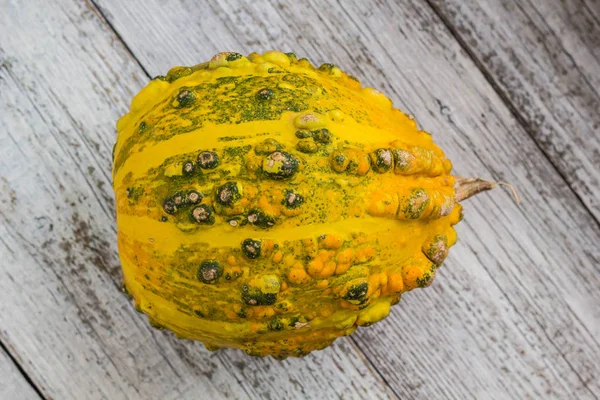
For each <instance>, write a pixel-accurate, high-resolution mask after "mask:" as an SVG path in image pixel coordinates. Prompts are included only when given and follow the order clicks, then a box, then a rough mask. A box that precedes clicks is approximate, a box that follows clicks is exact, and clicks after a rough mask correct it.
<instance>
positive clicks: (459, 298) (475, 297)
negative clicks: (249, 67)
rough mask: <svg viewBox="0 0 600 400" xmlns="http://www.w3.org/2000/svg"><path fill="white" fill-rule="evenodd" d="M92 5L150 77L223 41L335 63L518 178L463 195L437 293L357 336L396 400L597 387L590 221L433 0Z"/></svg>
mask: <svg viewBox="0 0 600 400" xmlns="http://www.w3.org/2000/svg"><path fill="white" fill-rule="evenodd" d="M97 3H98V4H99V5H100V7H101V9H102V10H103V12H104V13H105V15H107V17H108V19H109V20H110V21H111V23H112V25H113V26H114V27H115V28H116V30H117V31H118V32H119V33H120V35H121V36H122V38H123V39H124V40H125V42H126V43H127V44H128V45H129V47H130V48H131V49H132V51H133V52H134V53H135V54H136V56H137V57H138V59H139V60H140V62H141V63H142V65H144V66H145V68H146V69H147V70H148V71H149V72H150V73H151V74H153V75H154V74H164V73H165V72H166V71H167V70H168V69H169V68H170V67H172V66H173V65H179V64H184V65H186V64H187V65H192V64H196V63H198V62H201V61H204V60H206V59H208V58H210V56H212V55H213V54H214V53H216V52H219V51H239V52H243V53H248V52H250V51H256V50H258V51H261V50H266V49H270V48H277V49H281V50H283V51H295V52H296V53H297V54H298V55H299V56H308V57H310V58H311V59H312V60H313V61H315V62H316V63H317V64H319V63H322V62H334V63H336V64H338V65H340V66H342V68H343V69H345V70H348V71H349V72H350V73H352V74H353V75H355V76H358V77H361V78H362V79H363V81H364V82H366V83H368V84H369V85H371V86H374V87H376V88H378V89H381V90H384V91H385V92H387V93H389V94H390V95H391V96H392V98H393V99H394V101H395V103H396V104H397V105H398V106H399V107H400V108H403V109H405V110H408V111H410V112H411V113H412V114H414V115H415V116H416V118H417V121H419V122H420V124H421V125H422V126H423V127H424V128H425V129H427V130H429V131H431V132H433V133H434V136H435V137H436V138H437V140H438V141H439V143H440V144H441V145H442V147H443V148H444V149H445V150H446V151H447V154H448V155H449V156H450V158H451V159H453V160H454V162H455V170H456V173H457V174H458V175H463V176H465V175H479V176H482V177H484V178H491V179H495V180H501V181H509V182H511V183H513V184H514V185H515V186H516V188H517V190H518V191H519V194H520V195H521V197H522V200H523V204H522V206H520V207H517V206H516V205H515V204H514V202H513V200H512V199H511V197H510V195H509V194H508V193H502V192H495V193H492V194H488V195H484V196H481V197H479V198H477V199H474V200H470V201H468V202H467V204H466V211H465V213H466V220H465V222H463V223H462V224H460V225H459V226H458V231H459V244H458V245H457V246H456V248H454V249H453V251H452V252H451V257H450V259H449V260H448V262H447V263H446V264H447V265H446V267H444V268H443V269H442V270H441V271H440V273H439V276H438V278H437V280H436V283H434V285H433V288H430V289H427V290H425V291H416V292H414V293H411V294H408V295H406V296H405V299H404V301H403V302H402V303H401V305H400V306H398V307H395V308H394V309H393V312H392V315H391V317H390V318H388V319H387V320H385V321H384V322H382V323H379V324H376V325H375V326H373V327H370V328H367V329H360V330H359V332H358V333H357V334H356V335H354V336H353V340H355V341H356V343H357V345H358V346H359V347H360V348H361V349H363V350H364V351H365V352H366V353H367V355H368V357H369V359H370V360H371V362H372V363H373V365H374V366H375V367H376V368H377V369H378V370H379V371H380V372H381V373H382V374H383V376H384V378H385V379H386V382H388V383H389V384H390V385H391V386H392V387H393V389H394V391H395V393H397V394H398V395H399V396H400V397H407V398H423V399H426V398H490V397H491V398H582V399H594V398H597V397H598V396H599V395H600V386H599V381H600V380H599V379H598V378H599V376H600V370H599V367H598V365H597V362H596V361H594V360H597V359H600V345H599V343H598V339H597V337H598V333H600V314H599V312H600V292H599V291H598V290H597V289H598V287H600V274H599V267H598V260H599V259H600V252H599V250H598V247H597V245H596V243H597V242H598V240H600V230H599V228H598V225H597V224H596V222H595V221H594V219H593V217H592V216H591V214H590V213H589V212H588V210H587V209H586V208H585V207H584V206H583V205H582V204H581V202H580V201H579V199H578V198H577V197H576V196H575V195H574V194H573V192H572V190H571V188H570V187H569V185H568V184H567V182H565V180H564V179H562V178H561V176H560V175H559V174H558V173H557V172H556V170H555V169H554V168H553V166H552V164H551V163H550V162H549V161H548V159H547V158H546V157H545V155H544V154H542V152H541V151H540V149H539V147H538V143H536V142H535V141H534V140H533V139H532V138H531V137H530V135H529V134H528V133H527V131H526V130H525V129H524V127H523V126H522V125H521V124H520V122H519V121H518V120H516V119H515V117H514V115H513V114H512V113H511V110H509V109H508V108H507V107H506V105H505V103H504V101H503V99H502V98H501V96H499V95H498V93H496V92H495V90H494V88H493V87H492V86H490V84H489V82H488V81H487V79H486V76H485V75H484V74H482V72H481V71H480V70H479V68H478V66H477V65H476V64H474V63H473V62H472V60H471V59H470V57H469V56H468V55H467V54H465V52H464V51H463V50H462V49H461V47H460V45H459V43H458V42H457V41H456V40H455V39H454V38H453V36H452V34H451V32H449V31H448V30H447V29H446V27H445V25H444V24H443V21H441V20H440V19H439V18H438V17H437V15H436V14H435V13H434V11H433V10H432V9H431V8H430V7H429V6H428V4H427V3H425V2H422V1H416V0H415V1H403V2H401V3H400V4H396V3H395V2H391V1H368V2H359V1H355V2H349V1H346V2H343V3H342V2H338V3H336V4H332V3H331V2H325V1H316V0H314V1H299V2H294V3H289V2H269V3H258V4H257V3H253V4H252V6H246V5H245V3H244V2H241V1H233V0H228V1H220V2H218V3H216V2H210V3H207V4H202V5H199V4H198V3H197V2H191V1H179V2H177V5H173V4H170V5H169V6H168V7H167V6H166V5H164V4H163V3H162V2H159V1H145V2H143V5H142V3H141V2H136V1H132V2H128V3H127V5H123V4H121V3H120V2H117V1H114V0H98V1H97ZM174 10H176V11H174ZM167 14H168V15H169V21H168V23H166V22H165V21H164V19H163V16H164V15H167ZM182 32H183V33H182ZM513 45H514V46H518V42H516V43H513Z"/></svg>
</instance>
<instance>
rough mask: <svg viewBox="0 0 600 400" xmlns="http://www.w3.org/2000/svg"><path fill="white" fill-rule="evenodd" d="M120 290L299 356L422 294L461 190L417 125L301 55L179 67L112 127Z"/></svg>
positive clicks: (210, 334) (167, 320) (240, 343)
mask: <svg viewBox="0 0 600 400" xmlns="http://www.w3.org/2000/svg"><path fill="white" fill-rule="evenodd" d="M117 130H118V137H117V143H116V145H115V149H114V154H113V182H114V190H115V196H116V204H117V227H118V241H119V252H120V258H121V263H122V268H123V275H124V285H125V286H124V287H125V289H126V292H127V293H129V294H130V295H131V296H132V297H133V298H134V300H135V303H136V308H137V309H138V310H139V311H141V312H144V313H145V314H147V315H148V317H149V320H150V323H151V324H152V325H154V326H156V327H164V328H167V329H170V330H171V331H173V332H175V334H176V335H178V336H179V337H183V338H189V339H196V340H200V341H202V342H204V344H205V345H206V347H207V348H209V349H216V348H220V347H237V348H240V349H243V350H244V351H246V352H247V353H248V354H252V355H259V356H264V355H273V356H275V357H278V358H284V357H287V356H302V355H305V354H307V353H309V352H310V351H312V350H315V349H322V348H324V347H326V346H328V345H330V344H331V343H332V342H333V341H334V340H335V339H336V338H338V337H340V336H344V335H349V334H351V333H352V332H354V330H355V329H356V328H357V327H358V326H367V325H370V324H373V323H375V322H377V321H379V320H381V319H383V318H385V317H386V316H387V315H388V314H389V312H390V306H391V305H393V304H395V303H397V302H398V301H399V299H400V296H401V295H402V293H404V292H407V291H409V290H412V289H414V288H417V287H425V286H428V285H429V284H430V283H431V281H432V279H433V277H434V275H435V272H436V270H437V268H439V267H440V265H441V264H442V262H443V261H444V259H445V258H446V256H447V255H448V249H449V247H450V246H452V245H453V244H454V243H455V241H456V233H455V231H454V229H453V225H455V224H457V223H458V222H459V221H460V220H461V218H462V211H461V206H460V205H459V204H458V201H460V200H462V199H464V198H466V197H468V196H470V195H472V194H474V193H476V192H479V191H481V190H486V189H490V188H491V187H492V186H493V184H492V183H488V182H485V181H481V180H457V179H456V178H455V177H454V176H452V175H451V173H450V172H451V169H452V164H451V163H450V161H449V160H448V159H447V158H446V157H445V156H444V153H443V152H442V150H440V148H439V147H438V146H437V145H436V144H435V143H434V142H433V140H432V138H431V136H430V135H429V134H428V133H426V132H424V131H422V130H420V129H419V128H418V127H417V124H416V123H415V121H414V120H413V119H412V118H410V117H409V116H407V115H405V114H404V113H402V112H401V111H399V110H397V109H395V108H393V107H392V103H391V101H390V100H389V99H388V98H387V97H386V96H385V95H383V94H382V93H380V92H378V91H376V90H374V89H371V88H365V87H362V86H361V84H360V83H359V81H358V80H357V79H356V78H354V77H352V76H350V75H347V74H345V73H344V72H342V71H341V70H340V69H339V68H338V67H336V66H334V65H331V64H324V65H322V66H321V67H319V68H315V67H313V66H312V65H311V64H310V62H309V61H308V60H306V59H297V58H296V56H295V55H294V54H292V53H287V54H284V53H280V52H275V51H269V52H266V53H264V54H262V55H259V54H256V53H253V54H250V55H249V56H248V57H244V56H242V55H241V54H238V53H220V54H217V55H216V56H215V57H213V59H212V60H211V61H210V62H207V63H203V64H200V65H197V66H194V67H176V68H173V69H171V70H170V71H169V73H168V74H167V75H166V76H160V77H157V78H154V79H153V80H152V81H151V82H150V83H149V84H148V85H147V86H146V87H145V88H144V89H143V90H142V91H141V92H140V93H139V94H138V95H137V96H135V98H134V99H133V101H132V103H131V109H130V112H129V113H128V114H126V115H125V116H123V117H122V118H121V119H120V120H119V122H118V124H117Z"/></svg>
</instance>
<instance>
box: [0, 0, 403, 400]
mask: <svg viewBox="0 0 600 400" xmlns="http://www.w3.org/2000/svg"><path fill="white" fill-rule="evenodd" d="M90 7H91V6H90V5H89V4H86V3H83V2H77V1H71V0H61V1H57V2H51V3H49V2H44V1H38V2H37V3H35V4H29V5H28V7H21V6H20V5H19V2H17V1H3V2H2V10H3V11H2V13H1V14H0V37H2V41H1V42H0V115H1V116H2V118H0V142H1V143H2V146H0V264H1V268H0V327H1V328H2V329H1V331H0V340H2V342H3V343H4V344H5V345H6V346H7V347H9V348H11V349H14V351H15V353H16V354H17V355H18V359H19V360H20V361H21V362H22V364H21V366H22V368H23V369H24V370H25V371H26V372H27V374H28V375H29V376H30V378H31V379H32V380H33V381H34V382H35V384H36V386H37V387H39V388H40V390H41V391H42V393H43V394H44V396H47V397H49V398H56V399H111V400H112V399H125V398H130V399H186V398H210V399H222V398H233V399H237V398H275V397H277V398H286V399H321V398H335V397H338V396H339V397H343V398H366V397H368V398H377V399H389V398H395V396H394V395H393V393H391V392H390V391H389V390H388V388H387V386H386V384H385V383H384V382H383V381H382V380H381V378H380V377H379V376H378V375H377V374H376V371H374V369H373V368H372V367H371V366H370V364H369V363H368V362H367V361H366V360H365V359H364V356H363V355H362V354H361V353H360V352H359V351H358V350H357V349H356V348H355V347H354V346H353V345H352V342H339V343H337V344H336V345H335V346H333V348H332V349H331V350H328V351H327V352H317V353H315V354H314V355H311V356H310V357H308V358H306V359H303V360H289V361H285V362H279V361H275V360H272V359H255V358H251V357H249V356H246V355H245V354H243V353H240V352H238V351H223V352H218V353H210V352H208V351H206V350H205V349H204V348H203V347H202V345H201V344H200V343H197V342H189V341H182V340H177V339H175V338H174V337H173V335H171V334H169V333H165V332H160V331H156V330H154V329H152V328H150V327H149V325H148V323H147V321H146V318H145V317H143V316H141V315H139V314H137V313H136V312H135V311H134V308H133V306H132V304H131V303H130V302H129V301H128V299H127V298H126V296H125V295H124V294H123V293H122V292H121V290H120V287H121V274H120V270H119V261H118V256H117V248H116V237H115V236H116V235H115V229H114V221H113V220H114V204H113V196H112V189H111V184H110V166H111V161H110V159H111V150H112V144H113V142H114V137H115V131H114V124H115V121H116V120H117V118H118V117H119V116H120V115H121V114H122V113H124V112H125V110H126V109H127V106H128V102H129V100H130V99H131V97H132V96H133V95H134V94H135V93H136V92H137V91H138V90H139V89H140V87H141V85H142V82H144V81H145V80H146V79H147V77H146V76H145V75H144V74H143V72H142V69H141V68H140V66H139V65H137V63H136V62H135V61H134V60H133V59H132V57H131V56H130V54H129V53H128V52H127V51H126V49H125V48H124V47H123V45H122V43H121V42H120V41H119V40H118V38H116V36H115V35H114V34H113V32H111V30H110V28H109V27H108V26H107V25H106V24H105V23H103V22H102V19H101V18H100V17H99V16H98V15H97V13H96V10H95V9H94V8H93V7H92V8H90Z"/></svg>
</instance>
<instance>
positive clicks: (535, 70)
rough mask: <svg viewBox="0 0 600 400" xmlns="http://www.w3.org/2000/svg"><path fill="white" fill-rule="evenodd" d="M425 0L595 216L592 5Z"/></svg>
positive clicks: (598, 71)
mask: <svg viewBox="0 0 600 400" xmlns="http://www.w3.org/2000/svg"><path fill="white" fill-rule="evenodd" d="M428 1H430V2H431V4H432V5H433V6H434V7H435V9H436V11H437V12H438V13H439V14H440V15H441V16H442V18H443V19H444V20H445V21H446V23H447V24H448V25H449V26H451V27H452V31H453V33H454V35H455V36H456V37H458V38H459V39H460V41H461V42H462V43H463V45H464V46H466V47H467V48H468V51H469V53H470V54H471V55H472V56H473V57H474V58H475V59H476V60H477V63H478V64H479V65H480V66H481V67H482V68H483V69H485V71H486V72H487V77H488V79H489V80H490V81H491V82H493V84H494V86H495V87H497V88H498V90H499V91H500V93H501V94H502V96H503V98H504V99H505V100H506V101H507V102H508V103H509V104H510V107H511V108H512V109H513V111H514V113H515V114H516V115H518V117H519V119H520V120H522V121H523V122H524V125H525V127H526V128H527V130H528V132H529V133H530V134H531V135H532V136H533V137H534V138H535V140H536V142H537V143H538V145H539V146H540V148H541V149H542V150H543V151H544V153H545V154H546V155H547V156H548V157H549V158H550V160H551V161H552V163H553V164H554V165H555V166H556V167H557V169H558V170H559V171H560V173H561V175H562V176H563V177H565V179H566V180H567V182H568V183H569V185H570V186H571V187H572V188H573V190H574V191H575V192H576V193H577V195H578V196H579V197H580V198H581V199H582V201H583V202H584V204H585V205H586V206H587V207H588V208H589V209H590V210H591V212H592V213H593V214H594V216H595V218H596V219H597V220H600V91H599V90H598V88H599V87H600V19H599V17H598V13H599V12H600V3H598V1H590V2H589V3H591V4H586V1H584V0H552V1H536V0H525V1H512V0H511V1H504V0H491V1H490V0H467V1H464V0H428ZM515 44H517V45H515Z"/></svg>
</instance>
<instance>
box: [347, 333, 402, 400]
mask: <svg viewBox="0 0 600 400" xmlns="http://www.w3.org/2000/svg"><path fill="white" fill-rule="evenodd" d="M348 339H349V340H350V342H351V344H352V347H354V348H355V349H356V352H357V353H358V354H359V356H360V357H361V358H362V359H363V360H364V361H365V363H366V364H367V365H368V366H369V367H370V368H371V370H373V371H374V372H376V376H377V377H379V379H380V380H381V382H382V383H384V384H385V386H386V387H387V389H388V391H389V392H390V394H391V395H393V396H394V398H395V399H397V400H400V399H402V398H401V397H400V394H399V393H398V392H396V391H395V390H394V388H393V387H392V385H390V384H389V382H388V381H387V379H386V378H385V375H383V374H382V373H381V371H380V370H379V368H377V366H376V365H375V363H374V362H373V361H371V359H370V358H369V356H368V355H367V353H365V352H364V351H363V349H362V348H361V347H360V344H359V343H358V341H357V340H356V337H355V336H352V335H350V336H348Z"/></svg>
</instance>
